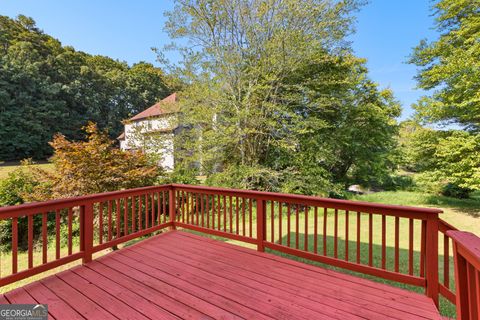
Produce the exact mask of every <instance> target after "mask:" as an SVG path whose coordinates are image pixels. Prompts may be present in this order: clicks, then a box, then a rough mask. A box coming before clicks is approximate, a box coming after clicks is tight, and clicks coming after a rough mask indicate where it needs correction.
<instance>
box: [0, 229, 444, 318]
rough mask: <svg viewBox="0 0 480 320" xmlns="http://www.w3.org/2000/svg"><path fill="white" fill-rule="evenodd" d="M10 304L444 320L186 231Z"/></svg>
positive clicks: (346, 278) (56, 311) (394, 296)
mask: <svg viewBox="0 0 480 320" xmlns="http://www.w3.org/2000/svg"><path fill="white" fill-rule="evenodd" d="M0 299H1V301H0V302H2V303H47V304H48V308H49V314H50V316H51V318H52V319H85V318H86V319H173V318H175V319H178V318H181V319H212V318H213V319H237V318H243V319H308V320H310V319H387V318H391V319H440V316H439V313H438V311H437V308H436V307H435V304H434V303H433V300H432V299H430V298H428V297H426V296H425V295H423V294H417V293H412V292H409V291H406V290H402V289H399V288H395V287H391V286H387V285H383V284H379V283H376V282H372V281H369V280H365V279H361V278H357V277H354V276H350V275H345V274H342V273H338V272H334V271H330V270H326V269H322V268H319V267H314V266H310V265H307V264H303V263H299V262H296V261H293V260H288V259H285V258H281V257H278V256H275V255H271V254H267V253H262V252H257V251H254V250H251V249H247V248H243V247H240V246H235V245H231V244H227V243H223V242H219V241H215V240H211V239H208V238H204V237H200V236H197V235H193V234H190V233H185V232H181V231H171V232H167V233H163V234H161V235H158V236H154V237H152V238H149V239H147V240H143V241H141V242H139V243H137V244H135V245H133V246H130V247H127V248H124V249H121V250H118V251H115V252H112V253H110V254H108V255H106V256H103V257H101V258H99V259H96V260H94V261H92V262H89V263H87V264H85V265H83V266H78V267H75V268H72V269H70V270H67V271H64V272H61V273H59V274H56V275H54V276H51V277H48V278H45V279H43V280H40V281H37V282H34V283H32V284H29V285H27V286H24V287H21V288H19V289H15V290H14V291H11V292H8V293H6V294H5V295H3V296H0Z"/></svg>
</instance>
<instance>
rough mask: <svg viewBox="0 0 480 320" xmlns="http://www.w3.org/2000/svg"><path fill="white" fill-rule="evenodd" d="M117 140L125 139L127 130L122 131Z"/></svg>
mask: <svg viewBox="0 0 480 320" xmlns="http://www.w3.org/2000/svg"><path fill="white" fill-rule="evenodd" d="M117 140H125V132H122V133H121V134H120V135H119V136H118V137H117Z"/></svg>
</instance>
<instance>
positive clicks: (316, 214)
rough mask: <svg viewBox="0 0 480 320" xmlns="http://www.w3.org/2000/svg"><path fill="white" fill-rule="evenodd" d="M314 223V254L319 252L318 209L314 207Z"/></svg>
mask: <svg viewBox="0 0 480 320" xmlns="http://www.w3.org/2000/svg"><path fill="white" fill-rule="evenodd" d="M313 210H314V222H313V252H314V253H317V251H318V240H317V237H318V207H317V206H315V207H314V209H313Z"/></svg>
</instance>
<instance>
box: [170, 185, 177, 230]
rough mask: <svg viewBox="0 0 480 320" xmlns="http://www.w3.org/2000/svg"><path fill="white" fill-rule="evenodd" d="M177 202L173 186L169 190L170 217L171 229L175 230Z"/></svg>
mask: <svg viewBox="0 0 480 320" xmlns="http://www.w3.org/2000/svg"><path fill="white" fill-rule="evenodd" d="M176 211H177V204H176V199H175V187H174V186H171V187H170V188H169V190H168V216H169V218H170V224H171V226H170V230H175V229H176V228H175V215H176Z"/></svg>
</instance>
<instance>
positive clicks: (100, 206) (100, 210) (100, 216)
mask: <svg viewBox="0 0 480 320" xmlns="http://www.w3.org/2000/svg"><path fill="white" fill-rule="evenodd" d="M68 220H69V228H70V209H69V210H68ZM68 233H69V238H70V229H69V230H68ZM98 243H99V244H102V243H103V202H99V203H98ZM68 254H71V252H69V253H68Z"/></svg>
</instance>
